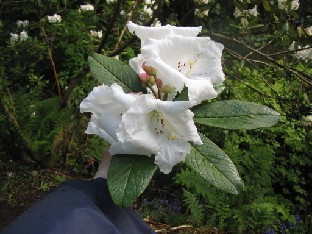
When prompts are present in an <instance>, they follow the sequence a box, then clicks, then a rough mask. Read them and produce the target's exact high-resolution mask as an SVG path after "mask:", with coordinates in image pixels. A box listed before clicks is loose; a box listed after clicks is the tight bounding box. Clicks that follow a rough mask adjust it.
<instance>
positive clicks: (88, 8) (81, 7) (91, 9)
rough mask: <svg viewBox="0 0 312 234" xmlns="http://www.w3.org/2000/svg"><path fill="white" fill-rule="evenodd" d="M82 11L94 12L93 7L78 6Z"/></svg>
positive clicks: (88, 5) (89, 5) (87, 5)
mask: <svg viewBox="0 0 312 234" xmlns="http://www.w3.org/2000/svg"><path fill="white" fill-rule="evenodd" d="M80 9H81V10H82V11H94V6H93V5H91V4H86V5H80Z"/></svg>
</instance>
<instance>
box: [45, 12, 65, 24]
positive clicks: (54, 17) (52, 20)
mask: <svg viewBox="0 0 312 234" xmlns="http://www.w3.org/2000/svg"><path fill="white" fill-rule="evenodd" d="M61 20H62V18H61V16H60V15H58V14H54V15H52V16H48V21H49V23H51V24H55V23H60V22H61Z"/></svg>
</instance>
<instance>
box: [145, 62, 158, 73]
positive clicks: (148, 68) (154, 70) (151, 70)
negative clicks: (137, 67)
mask: <svg viewBox="0 0 312 234" xmlns="http://www.w3.org/2000/svg"><path fill="white" fill-rule="evenodd" d="M145 64H146V62H144V63H143V65H142V69H143V70H144V71H145V72H146V73H147V74H149V75H150V76H156V69H155V68H153V67H152V66H147V65H145Z"/></svg>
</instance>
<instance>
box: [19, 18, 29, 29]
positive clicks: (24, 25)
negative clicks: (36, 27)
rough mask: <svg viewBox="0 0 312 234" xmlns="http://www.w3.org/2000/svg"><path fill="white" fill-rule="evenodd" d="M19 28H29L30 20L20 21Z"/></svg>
mask: <svg viewBox="0 0 312 234" xmlns="http://www.w3.org/2000/svg"><path fill="white" fill-rule="evenodd" d="M16 24H17V26H18V27H19V28H20V27H28V26H29V21H28V20H24V21H23V20H18V21H17V22H16Z"/></svg>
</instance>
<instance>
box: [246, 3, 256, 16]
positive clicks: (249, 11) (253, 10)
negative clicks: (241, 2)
mask: <svg viewBox="0 0 312 234" xmlns="http://www.w3.org/2000/svg"><path fill="white" fill-rule="evenodd" d="M248 14H249V15H252V16H254V17H257V16H258V10H257V5H255V7H254V8H252V9H249V10H248Z"/></svg>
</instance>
